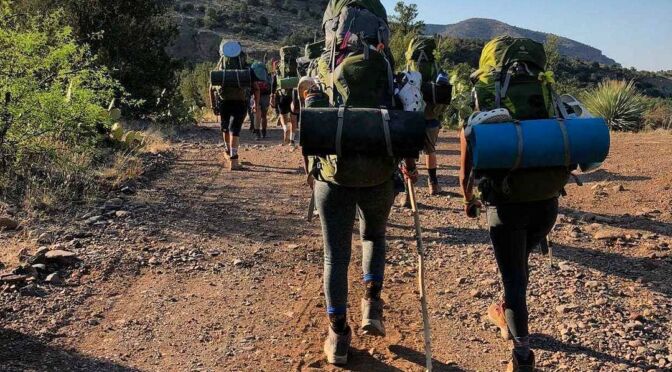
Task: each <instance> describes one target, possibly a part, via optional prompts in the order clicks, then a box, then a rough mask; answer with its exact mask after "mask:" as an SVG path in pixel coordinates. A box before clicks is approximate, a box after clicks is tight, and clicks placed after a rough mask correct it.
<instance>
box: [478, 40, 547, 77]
mask: <svg viewBox="0 0 672 372" xmlns="http://www.w3.org/2000/svg"><path fill="white" fill-rule="evenodd" d="M514 62H525V63H526V64H528V65H529V64H532V65H534V66H536V67H538V68H539V69H541V70H542V71H543V70H544V69H545V68H546V50H545V49H544V45H543V44H541V43H538V42H536V41H534V40H532V39H526V38H514V37H511V36H500V37H497V38H494V39H492V40H491V41H490V42H488V43H487V44H485V46H484V47H483V52H482V54H481V60H480V62H479V67H478V70H477V71H476V72H475V73H474V74H473V75H472V78H474V79H479V78H480V77H481V76H483V75H485V74H490V73H492V72H493V71H501V70H502V69H504V68H505V67H506V66H509V65H510V64H512V63H514Z"/></svg>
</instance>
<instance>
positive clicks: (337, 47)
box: [312, 0, 396, 187]
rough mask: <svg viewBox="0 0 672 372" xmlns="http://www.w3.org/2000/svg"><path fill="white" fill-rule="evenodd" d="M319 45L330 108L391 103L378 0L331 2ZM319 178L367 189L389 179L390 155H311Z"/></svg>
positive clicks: (386, 35) (383, 16) (390, 65)
mask: <svg viewBox="0 0 672 372" xmlns="http://www.w3.org/2000/svg"><path fill="white" fill-rule="evenodd" d="M322 26H323V30H324V32H325V44H324V45H325V47H324V50H325V51H324V53H323V54H322V57H321V58H320V59H319V63H318V68H317V70H318V71H317V72H318V76H319V80H320V81H322V82H324V83H325V84H326V93H327V94H328V96H329V100H330V103H331V105H332V106H335V107H337V106H343V105H344V106H349V107H363V108H378V107H381V106H386V107H392V106H393V104H394V88H393V72H394V60H393V58H392V53H391V51H390V49H389V39H390V30H389V26H388V21H387V13H386V11H385V7H384V6H383V5H382V3H381V2H380V1H379V0H331V1H330V2H329V4H328V5H327V9H326V11H325V14H324V18H323V22H322ZM312 160H313V162H314V163H316V167H317V168H319V175H318V177H320V178H321V179H323V180H325V181H328V182H331V183H335V184H338V185H341V186H346V187H370V186H377V185H380V184H382V183H384V182H386V181H388V180H390V179H392V176H393V174H394V172H395V170H396V161H395V159H394V158H391V157H387V156H383V157H369V156H361V155H357V156H336V155H330V156H328V157H320V158H315V159H312Z"/></svg>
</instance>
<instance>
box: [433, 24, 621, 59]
mask: <svg viewBox="0 0 672 372" xmlns="http://www.w3.org/2000/svg"><path fill="white" fill-rule="evenodd" d="M425 33H426V34H440V35H443V36H448V37H454V38H460V39H478V40H490V39H493V38H495V37H497V36H500V35H510V36H513V37H525V38H530V39H532V40H535V41H537V42H540V43H544V42H545V41H546V38H547V37H548V36H549V35H551V34H549V33H545V32H540V31H533V30H529V29H525V28H522V27H517V26H512V25H509V24H507V23H504V22H502V21H498V20H495V19H488V18H470V19H466V20H464V21H461V22H458V23H454V24H449V25H437V24H428V25H426V26H425ZM558 37H559V39H560V40H559V49H560V53H561V54H562V55H564V56H566V57H570V58H576V59H580V60H584V61H588V62H597V63H601V64H605V65H616V64H617V62H616V61H615V60H613V59H611V58H609V57H607V56H605V55H604V54H603V53H602V51H601V50H599V49H597V48H595V47H592V46H590V45H588V44H584V43H581V42H578V41H575V40H572V39H569V38H567V37H563V36H558Z"/></svg>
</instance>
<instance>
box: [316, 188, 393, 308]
mask: <svg viewBox="0 0 672 372" xmlns="http://www.w3.org/2000/svg"><path fill="white" fill-rule="evenodd" d="M393 203H394V185H393V182H392V180H390V181H389V182H386V183H384V184H382V185H380V186H374V187H366V188H365V187H362V188H350V187H343V186H338V185H335V184H332V183H328V182H320V181H318V182H315V205H316V206H317V210H318V211H319V213H320V219H321V221H322V235H323V238H324V293H325V296H326V299H327V312H328V313H329V314H330V315H343V314H345V313H346V310H347V304H348V267H349V266H350V256H351V251H352V232H353V224H354V222H355V216H356V215H359V232H360V235H361V239H362V269H363V274H364V282H379V283H382V282H383V279H384V274H385V231H386V227H387V220H388V218H389V215H390V210H391V209H392V204H393Z"/></svg>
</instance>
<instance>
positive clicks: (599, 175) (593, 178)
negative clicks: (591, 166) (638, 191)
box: [579, 169, 651, 182]
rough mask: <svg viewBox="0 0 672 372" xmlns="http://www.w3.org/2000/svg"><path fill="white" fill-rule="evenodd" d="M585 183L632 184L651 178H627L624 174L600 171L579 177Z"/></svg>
mask: <svg viewBox="0 0 672 372" xmlns="http://www.w3.org/2000/svg"><path fill="white" fill-rule="evenodd" d="M579 178H580V179H581V181H583V182H603V181H612V182H618V181H621V182H631V181H650V180H651V177H646V176H626V175H623V174H618V173H613V172H609V171H608V170H605V169H600V170H597V171H595V172H592V173H587V174H582V175H580V176H579Z"/></svg>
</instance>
